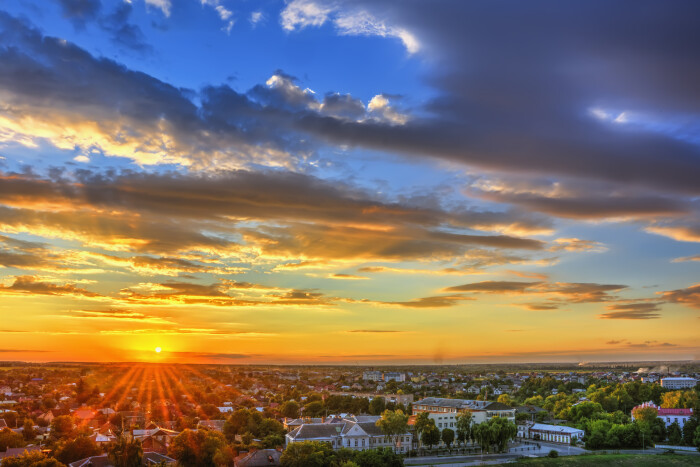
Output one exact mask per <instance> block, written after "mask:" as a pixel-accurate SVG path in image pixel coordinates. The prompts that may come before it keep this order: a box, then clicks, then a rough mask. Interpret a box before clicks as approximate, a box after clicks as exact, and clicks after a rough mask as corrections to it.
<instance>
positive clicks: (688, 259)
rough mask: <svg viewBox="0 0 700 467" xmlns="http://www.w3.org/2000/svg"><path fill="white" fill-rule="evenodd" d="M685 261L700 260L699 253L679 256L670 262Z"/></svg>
mask: <svg viewBox="0 0 700 467" xmlns="http://www.w3.org/2000/svg"><path fill="white" fill-rule="evenodd" d="M685 261H700V255H694V256H683V257H681V258H674V259H673V260H672V261H671V262H672V263H682V262H685Z"/></svg>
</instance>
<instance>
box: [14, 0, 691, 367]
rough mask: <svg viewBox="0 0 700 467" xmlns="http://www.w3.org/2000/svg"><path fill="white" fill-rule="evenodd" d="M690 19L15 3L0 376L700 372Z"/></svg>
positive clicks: (519, 7) (293, 5) (297, 4)
mask: <svg viewBox="0 0 700 467" xmlns="http://www.w3.org/2000/svg"><path fill="white" fill-rule="evenodd" d="M699 17H700V3H698V2H688V1H680V0H679V1H676V0H668V1H663V2H660V1H646V0H634V1H617V2H609V1H598V0H586V1H579V2H560V1H554V0H553V1H544V0H530V1H523V0H517V1H508V0H488V1H479V0H474V1H457V0H455V1H447V0H431V1H412V0H406V1H387V0H372V1H363V0H347V1H346V0H333V1H326V0H287V1H273V0H236V1H234V0H131V1H124V0H56V1H39V0H5V1H3V2H2V3H1V4H0V360H23V361H156V362H164V363H165V362H173V363H178V362H186V363H224V364H262V363H274V364H296V363H298V364H306V363H334V364H352V365H379V364H424V363H479V362H581V361H628V360H694V359H697V358H698V357H699V356H700V321H698V319H699V318H700V86H699V85H698V83H700V60H699V59H698V58H699V57H700V28H698V27H697V18H699ZM156 347H160V348H162V352H160V353H157V354H156V353H155V352H154V349H155V348H156Z"/></svg>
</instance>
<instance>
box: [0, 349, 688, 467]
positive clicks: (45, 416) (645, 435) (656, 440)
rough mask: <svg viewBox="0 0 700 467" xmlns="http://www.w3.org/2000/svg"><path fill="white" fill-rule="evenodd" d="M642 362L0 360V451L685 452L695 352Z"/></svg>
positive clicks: (189, 456)
mask: <svg viewBox="0 0 700 467" xmlns="http://www.w3.org/2000/svg"><path fill="white" fill-rule="evenodd" d="M641 365H642V366H641V367H640V364H639V363H635V364H624V363H621V364H596V365H566V364H553V365H545V364H533V365H524V364H523V365H506V364H502V365H467V366H437V365H436V366H415V367H387V368H382V367H376V368H363V367H340V366H232V365H158V364H123V363H119V364H117V363H115V364H80V363H60V364H59V363H51V364H25V363H17V362H6V363H3V364H2V366H1V367H0V368H1V370H0V465H1V466H2V467H8V466H9V467H15V466H35V467H38V466H42V467H48V466H53V467H58V466H70V467H78V466H117V467H122V466H124V467H126V466H138V465H173V466H174V465H181V466H236V467H251V466H263V465H278V466H300V467H301V466H316V465H318V466H326V465H327V466H336V465H337V466H341V465H342V466H346V467H349V466H360V467H363V466H400V465H429V462H432V461H431V459H434V458H444V459H455V458H459V459H470V458H475V457H477V456H478V458H479V459H480V460H483V459H489V458H493V459H497V460H502V461H503V462H505V461H513V460H516V459H517V458H519V457H526V456H559V455H566V454H570V453H571V451H572V449H573V450H574V452H575V453H579V454H581V453H583V452H584V451H585V452H586V453H588V452H595V451H596V450H620V449H638V450H647V449H649V452H650V453H652V452H658V450H659V449H661V448H666V449H668V450H674V451H676V452H687V454H688V455H692V452H693V451H697V450H698V448H699V447H700V426H699V424H698V416H697V410H698V406H699V401H700V398H699V396H698V394H699V393H698V386H697V381H698V379H699V378H700V366H699V365H698V364H697V363H693V362H680V363H679V362H671V363H668V364H659V363H646V364H641ZM645 365H646V366H645ZM695 460H698V458H695ZM465 462H466V461H465ZM464 465H468V464H467V463H465V464H464Z"/></svg>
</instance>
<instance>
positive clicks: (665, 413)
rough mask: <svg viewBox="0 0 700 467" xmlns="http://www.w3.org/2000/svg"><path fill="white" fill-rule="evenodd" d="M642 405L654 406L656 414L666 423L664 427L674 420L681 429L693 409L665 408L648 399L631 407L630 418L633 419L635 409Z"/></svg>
mask: <svg viewBox="0 0 700 467" xmlns="http://www.w3.org/2000/svg"><path fill="white" fill-rule="evenodd" d="M644 407H653V408H655V409H656V416H657V417H659V418H660V419H661V420H663V421H664V423H665V424H666V427H669V426H670V425H672V424H673V423H674V422H675V423H678V425H679V426H680V428H681V430H682V429H683V425H685V422H687V421H688V420H690V417H692V416H693V409H665V408H663V407H659V406H658V405H656V404H654V403H653V402H652V401H649V402H644V403H643V404H641V405H638V406H637V407H635V408H633V409H632V420H634V411H635V409H641V408H644Z"/></svg>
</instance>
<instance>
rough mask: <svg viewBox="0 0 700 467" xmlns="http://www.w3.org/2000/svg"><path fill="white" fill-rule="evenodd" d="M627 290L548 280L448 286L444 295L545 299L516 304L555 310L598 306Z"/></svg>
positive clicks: (593, 284)
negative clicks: (568, 306)
mask: <svg viewBox="0 0 700 467" xmlns="http://www.w3.org/2000/svg"><path fill="white" fill-rule="evenodd" d="M625 288H627V286H626V285H618V284H597V283H577V282H546V281H533V282H525V281H481V282H472V283H469V284H462V285H457V286H452V287H446V288H444V289H443V291H444V292H461V293H465V294H499V295H500V294H513V295H523V296H533V297H538V296H545V297H547V300H548V302H545V303H516V304H515V305H517V306H524V307H525V308H527V309H528V310H532V311H545V310H556V309H558V308H560V307H561V305H562V304H563V303H596V302H606V301H611V300H613V299H614V298H615V297H614V296H613V295H611V292H617V291H620V290H622V289H625Z"/></svg>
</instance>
